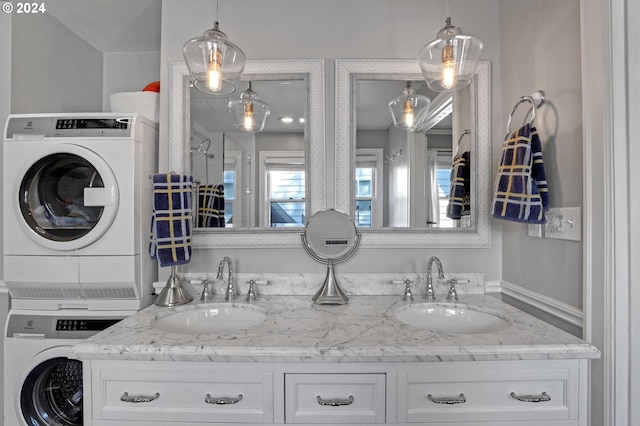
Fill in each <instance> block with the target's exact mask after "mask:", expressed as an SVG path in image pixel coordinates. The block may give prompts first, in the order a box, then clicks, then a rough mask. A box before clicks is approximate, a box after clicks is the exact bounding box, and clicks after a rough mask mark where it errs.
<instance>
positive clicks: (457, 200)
mask: <svg viewBox="0 0 640 426" xmlns="http://www.w3.org/2000/svg"><path fill="white" fill-rule="evenodd" d="M469 157H470V153H469V151H465V152H463V153H462V154H457V155H456V156H455V157H454V158H453V167H452V168H451V187H450V192H449V205H448V206H447V217H448V218H450V219H460V218H461V217H462V216H467V215H469V214H470V212H471V196H470V191H471V184H470V183H471V179H470V178H471V176H470V167H469V166H470V164H469Z"/></svg>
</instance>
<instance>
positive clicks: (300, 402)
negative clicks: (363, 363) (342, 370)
mask: <svg viewBox="0 0 640 426" xmlns="http://www.w3.org/2000/svg"><path fill="white" fill-rule="evenodd" d="M385 386H386V376H385V374H285V407H286V408H285V422H286V423H347V424H354V423H384V422H385Z"/></svg>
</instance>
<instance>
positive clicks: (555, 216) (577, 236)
mask: <svg viewBox="0 0 640 426" xmlns="http://www.w3.org/2000/svg"><path fill="white" fill-rule="evenodd" d="M545 216H546V218H547V223H546V224H545V227H544V237H545V238H555V239H558V240H571V241H581V240H582V208H581V207H561V208H553V209H549V210H547V212H546V213H545Z"/></svg>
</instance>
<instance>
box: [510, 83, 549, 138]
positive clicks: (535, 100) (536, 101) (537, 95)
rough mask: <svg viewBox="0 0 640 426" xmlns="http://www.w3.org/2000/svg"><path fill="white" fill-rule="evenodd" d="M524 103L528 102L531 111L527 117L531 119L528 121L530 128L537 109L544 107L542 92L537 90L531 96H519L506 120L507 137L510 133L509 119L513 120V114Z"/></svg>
mask: <svg viewBox="0 0 640 426" xmlns="http://www.w3.org/2000/svg"><path fill="white" fill-rule="evenodd" d="M524 102H529V103H530V104H531V111H529V115H530V116H531V118H530V119H529V125H530V126H532V125H533V122H534V121H535V119H536V112H537V110H538V108H540V107H541V106H542V105H544V102H545V98H544V92H543V91H542V90H537V91H535V92H533V94H532V95H531V96H521V97H520V99H518V101H517V102H516V104H515V105H514V106H513V109H512V110H511V113H510V114H509V120H507V135H508V134H509V133H511V119H512V118H513V114H514V113H515V112H516V110H517V109H518V107H519V106H520V104H522V103H524Z"/></svg>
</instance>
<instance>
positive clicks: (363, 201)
mask: <svg viewBox="0 0 640 426" xmlns="http://www.w3.org/2000/svg"><path fill="white" fill-rule="evenodd" d="M375 173H376V169H375V167H372V166H361V165H360V163H358V164H357V165H356V217H355V223H356V226H358V227H368V228H370V227H371V205H372V204H373V203H372V199H373V194H374V191H373V182H374V176H375Z"/></svg>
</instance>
